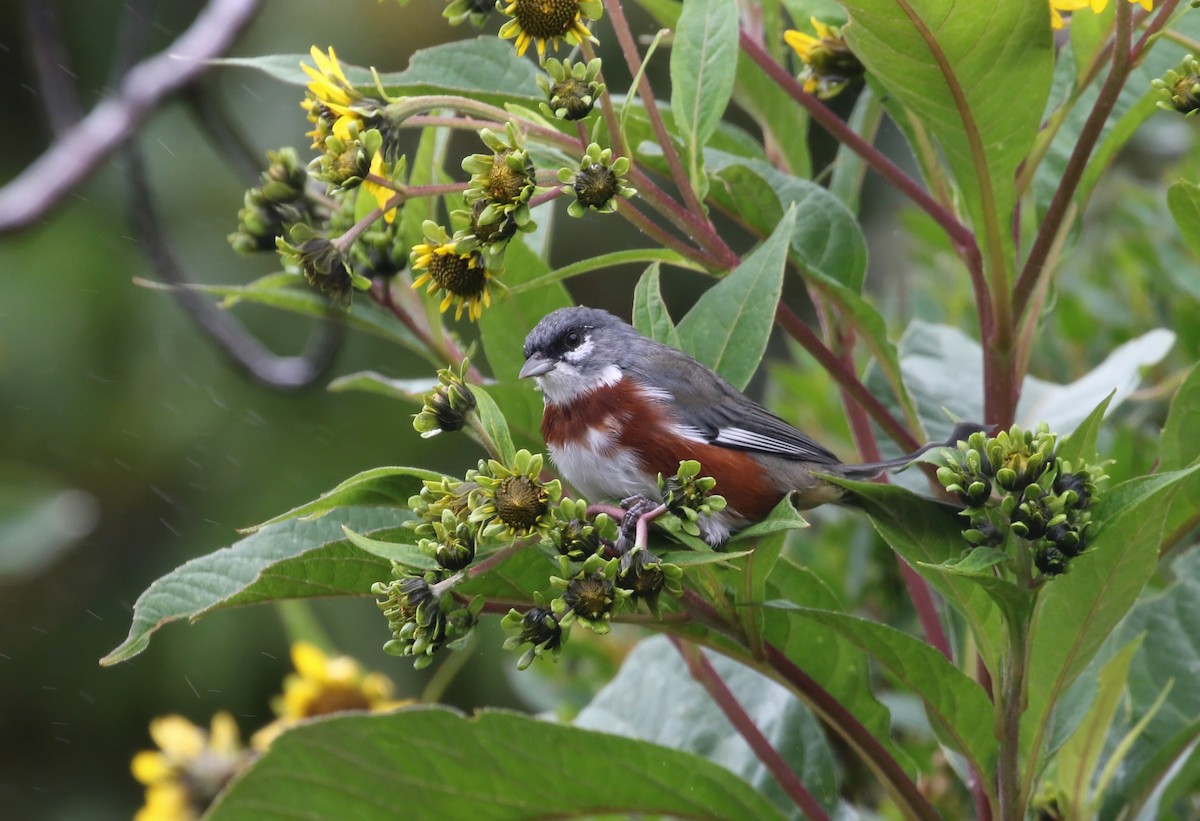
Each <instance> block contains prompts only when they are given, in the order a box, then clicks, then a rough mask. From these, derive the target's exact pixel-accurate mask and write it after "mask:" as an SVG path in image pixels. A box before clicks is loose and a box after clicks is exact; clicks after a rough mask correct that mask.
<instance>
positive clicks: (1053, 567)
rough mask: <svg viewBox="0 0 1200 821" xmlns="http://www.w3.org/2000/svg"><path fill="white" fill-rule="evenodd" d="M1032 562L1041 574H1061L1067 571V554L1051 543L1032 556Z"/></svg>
mask: <svg viewBox="0 0 1200 821" xmlns="http://www.w3.org/2000/svg"><path fill="white" fill-rule="evenodd" d="M1033 564H1034V566H1035V567H1037V569H1038V570H1039V571H1041V573H1042V575H1043V576H1061V575H1062V574H1063V573H1066V572H1067V556H1066V554H1064V553H1063V552H1062V551H1061V550H1059V549H1058V548H1057V547H1055V546H1053V545H1049V546H1047V547H1044V548H1042V549H1041V550H1039V551H1037V553H1035V554H1034V556H1033Z"/></svg>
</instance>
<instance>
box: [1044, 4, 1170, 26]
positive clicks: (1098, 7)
mask: <svg viewBox="0 0 1200 821" xmlns="http://www.w3.org/2000/svg"><path fill="white" fill-rule="evenodd" d="M1129 2H1130V3H1137V4H1139V5H1140V6H1141V7H1142V8H1143V9H1145V10H1146V11H1153V10H1154V0H1129ZM1107 6H1108V0H1050V26H1051V27H1052V28H1055V29H1061V28H1062V27H1063V26H1064V25H1065V21H1064V20H1063V16H1062V12H1064V11H1066V12H1074V11H1079V10H1080V9H1087V8H1090V9H1091V10H1092V11H1093V12H1095V13H1096V14H1099V13H1100V12H1102V11H1104V9H1105V8H1106V7H1107Z"/></svg>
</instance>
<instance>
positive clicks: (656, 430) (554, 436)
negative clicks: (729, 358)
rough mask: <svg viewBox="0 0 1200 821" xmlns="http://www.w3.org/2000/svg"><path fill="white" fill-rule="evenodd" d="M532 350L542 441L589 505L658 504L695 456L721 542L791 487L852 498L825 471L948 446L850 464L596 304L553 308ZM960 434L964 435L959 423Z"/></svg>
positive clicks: (796, 497) (527, 350)
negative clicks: (712, 497)
mask: <svg viewBox="0 0 1200 821" xmlns="http://www.w3.org/2000/svg"><path fill="white" fill-rule="evenodd" d="M524 355H525V364H524V365H523V366H522V368H521V370H520V378H522V379H533V380H535V381H536V383H537V385H538V387H539V388H540V389H541V392H542V396H543V400H544V410H543V414H542V424H541V432H542V437H543V438H544V439H545V442H546V447H547V449H548V450H549V453H550V457H551V459H552V460H553V462H554V464H555V466H556V467H557V469H558V472H559V473H560V474H561V476H562V478H564V479H566V481H567V482H568V483H569V484H570V485H571V486H572V487H573V488H574V489H575V490H576V491H577V492H578V493H579V494H581V495H582V496H583V497H584V498H586V499H587V500H588V501H591V502H599V501H601V500H608V499H614V500H626V499H630V498H632V497H644V498H646V499H649V500H652V501H661V491H660V489H659V483H658V477H659V475H660V474H661V475H662V476H664V477H668V476H672V475H674V474H675V473H676V472H677V471H678V470H679V463H680V462H681V461H683V460H691V459H694V460H696V461H698V462H699V463H700V465H701V473H702V475H706V476H711V477H712V478H713V479H715V480H716V486H715V488H714V489H713V492H714V493H719V494H721V495H722V496H723V497H724V498H725V500H726V502H727V506H726V507H725V509H724V510H721V511H719V512H716V513H712V514H710V515H707V516H703V517H701V521H700V522H699V524H700V528H701V536H702V537H703V538H704V540H705V541H706V542H708V543H709V544H710V545H712V546H714V547H715V546H720V545H721V544H723V543H724V542H725V541H726V540H727V539H728V538H729V536H730V535H731V534H732V533H734V532H736V531H737V530H740V529H742V528H744V527H746V526H748V525H750V524H753V523H755V522H758V521H761V520H762V519H764V518H766V516H767V515H768V514H769V513H770V512H771V511H772V510H773V509H774V508H775V506H776V505H777V504H779V502H780V501H781V500H782V499H783V498H784V497H785V496H788V495H789V494H790V495H791V499H792V503H793V504H794V505H795V506H796V507H797V508H798V509H801V510H805V509H809V508H813V507H816V506H818V505H822V504H826V503H830V502H842V501H845V500H846V498H847V492H846V491H845V489H843V488H841V487H839V486H838V485H835V484H833V483H831V482H829V481H826V480H825V479H823V478H821V475H822V474H825V475H829V476H838V477H845V478H849V479H871V478H874V477H876V476H878V475H879V474H881V473H883V472H884V471H886V470H889V469H895V468H900V467H904V466H906V465H908V464H909V463H911V462H912V461H913V460H914V459H916V458H917V456H919V455H920V454H921V453H923V452H925V451H926V450H929V449H930V448H932V447H936V446H938V445H940V444H944V443H932V444H929V445H926V446H925V447H923V448H921V449H919V450H917V451H914V452H913V453H910V454H907V455H906V456H903V457H900V458H898V459H892V460H889V461H884V462H872V463H866V464H844V463H843V462H842V461H841V460H840V459H838V457H837V456H836V455H835V454H834V453H833V452H831V451H829V450H828V449H826V448H825V447H823V446H821V445H820V444H818V443H817V442H815V441H813V440H812V439H810V438H809V437H808V436H805V435H804V434H803V433H801V432H800V431H798V430H797V429H796V428H794V427H792V426H791V425H790V424H788V423H787V422H786V421H784V420H783V419H782V418H780V417H779V416H777V415H776V414H774V413H772V412H771V411H769V410H767V409H766V408H764V407H763V406H762V405H760V404H758V403H757V402H755V401H754V400H752V399H750V398H749V397H747V396H746V395H745V394H743V393H742V392H741V391H739V390H738V389H737V388H735V387H734V386H733V385H731V384H730V383H729V382H728V381H726V380H725V379H723V378H722V377H721V376H719V375H718V374H717V373H716V372H714V371H713V370H712V369H711V368H709V367H708V366H706V365H704V364H702V363H700V362H699V361H697V360H696V359H694V358H692V357H691V356H689V355H687V354H686V353H684V352H683V351H680V350H677V349H675V348H672V347H670V346H669V345H664V344H662V343H660V342H657V341H655V340H653V339H650V338H648V337H645V336H643V335H642V334H641V333H639V332H638V331H637V330H636V329H635V328H634V327H633V326H632V325H630V324H629V323H627V322H625V321H623V320H622V319H620V318H619V317H617V316H616V315H614V314H612V313H610V312H608V311H605V310H601V309H597V308H588V307H582V306H578V307H568V308H559V309H557V310H555V311H552V312H551V313H549V314H547V315H546V316H544V317H543V318H542V319H541V320H540V321H539V322H538V323H537V325H536V326H535V327H534V328H533V330H532V331H530V333H529V335H528V336H527V337H526V339H525V346H524ZM959 427H960V428H961V427H963V426H961V425H960V426H959ZM966 428H967V429H969V430H977V429H979V426H973V425H967V426H966ZM957 438H965V435H964V434H963V433H962V431H960V430H959V429H958V428H956V429H955V433H954V434H952V441H953V440H956V439H957Z"/></svg>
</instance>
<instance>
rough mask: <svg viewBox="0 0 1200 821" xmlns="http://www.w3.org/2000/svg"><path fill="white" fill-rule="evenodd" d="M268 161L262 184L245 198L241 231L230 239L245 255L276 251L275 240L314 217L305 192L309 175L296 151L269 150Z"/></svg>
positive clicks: (241, 216) (287, 149)
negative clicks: (291, 228)
mask: <svg viewBox="0 0 1200 821" xmlns="http://www.w3.org/2000/svg"><path fill="white" fill-rule="evenodd" d="M267 159H268V161H269V164H268V165H267V170H266V171H263V172H262V174H261V175H260V177H259V184H258V185H257V186H256V187H254V188H251V189H250V190H249V191H247V192H246V195H245V197H244V198H243V204H242V208H241V210H240V211H238V228H237V230H236V231H234V232H233V233H232V234H230V235H229V237H228V239H229V244H230V245H232V246H233V250H235V251H237V252H239V253H242V254H249V253H253V252H254V251H272V250H274V249H275V238H276V237H281V236H283V235H284V234H285V233H286V232H287V231H288V229H289V228H290V227H291V226H293V225H295V224H296V223H300V222H305V223H306V222H309V221H311V220H312V218H313V211H312V206H311V203H310V201H309V199H308V195H307V192H306V191H305V186H306V185H307V183H308V174H307V173H306V172H305V170H304V167H303V166H301V165H300V158H299V157H297V156H296V152H295V150H293V149H291V148H281V149H280V150H278V151H268V152H267Z"/></svg>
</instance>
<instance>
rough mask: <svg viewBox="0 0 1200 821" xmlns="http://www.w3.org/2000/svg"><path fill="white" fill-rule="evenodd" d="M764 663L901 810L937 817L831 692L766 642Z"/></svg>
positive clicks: (930, 820)
mask: <svg viewBox="0 0 1200 821" xmlns="http://www.w3.org/2000/svg"><path fill="white" fill-rule="evenodd" d="M763 650H764V651H765V653H766V661H767V664H769V665H770V666H771V669H772V670H774V671H775V673H776V674H777V675H779V676H780V677H781V678H782V679H783V680H784V681H786V682H787V683H788V684H789V685H790V686H791V688H792V690H793V691H794V692H796V693H797V695H799V696H800V698H801V699H802V700H803V701H804V703H805V704H807V705H808V706H809V708H810V709H812V711H813V712H815V713H816V714H817V715H818V716H819V717H820V718H821V719H822V720H823V721H824V722H825V723H826V724H827V725H828V726H829V727H831V728H833V730H834V731H835V732H837V734H838V735H840V736H841V737H842V739H843V740H844V741H845V742H846V743H847V744H848V745H849V746H850V747H851V749H853V750H854V751H855V752H856V753H857V754H858V756H859V757H860V758H861V759H862V761H863V762H864V763H865V764H866V765H867V766H868V767H870V768H871V770H872V771H873V772H874V773H875V775H876V776H877V777H878V778H879V780H880V781H881V782H883V784H884V786H885V787H886V788H887V789H888V791H889V792H890V793H891V796H892V798H893V800H895V801H896V804H897V806H898V807H899V809H900V811H901V812H903V813H904V814H905V816H906V817H908V818H914V819H921V821H934V819H939V818H940V816H939V815H938V813H937V811H936V810H935V809H934V808H933V806H932V805H930V803H929V801H928V800H927V799H926V798H925V796H923V795H922V794H921V791H920V790H919V789H917V785H916V784H915V783H913V781H912V779H911V778H909V777H908V774H907V773H905V772H904V768H902V767H901V766H900V764H899V763H898V762H897V761H896V759H895V758H893V757H892V756H891V754H890V753H888V751H887V750H886V749H885V748H884V746H883V744H881V743H880V742H879V739H877V738H875V736H874V735H872V734H871V731H870V730H868V729H867V728H866V727H864V726H863V724H862V722H860V721H859V720H858V719H857V718H856V717H855V716H854V714H853V713H851V712H850V711H849V710H847V709H846V708H845V707H844V706H843V705H842V703H841V702H840V701H838V700H837V699H836V698H834V697H833V696H832V695H830V693H829V691H827V690H826V689H825V688H824V687H822V686H821V685H819V684H817V682H816V681H814V680H813V678H812V677H811V676H809V675H808V674H807V673H805V672H804V671H803V670H801V669H800V667H798V666H797V665H796V663H795V662H793V661H792V660H791V659H789V658H788V657H787V656H786V655H785V654H784V652H783V651H782V650H780V649H779V648H778V647H776V646H775V645H773V644H770V643H769V642H768V643H765V644H764V645H763Z"/></svg>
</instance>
